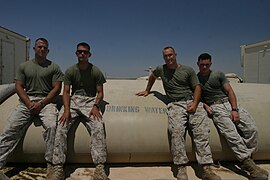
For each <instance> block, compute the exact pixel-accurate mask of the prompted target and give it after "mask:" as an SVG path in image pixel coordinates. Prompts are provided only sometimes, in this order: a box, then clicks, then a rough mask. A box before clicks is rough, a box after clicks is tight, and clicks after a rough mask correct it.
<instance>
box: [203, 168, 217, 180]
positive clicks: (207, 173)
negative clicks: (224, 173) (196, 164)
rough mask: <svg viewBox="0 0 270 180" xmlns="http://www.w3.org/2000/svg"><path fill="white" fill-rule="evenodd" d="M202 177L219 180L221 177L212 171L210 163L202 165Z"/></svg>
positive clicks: (204, 179) (205, 179)
mask: <svg viewBox="0 0 270 180" xmlns="http://www.w3.org/2000/svg"><path fill="white" fill-rule="evenodd" d="M202 179H203V180H221V178H220V177H219V176H218V175H216V174H215V173H214V172H213V170H212V169H211V166H210V165H202Z"/></svg>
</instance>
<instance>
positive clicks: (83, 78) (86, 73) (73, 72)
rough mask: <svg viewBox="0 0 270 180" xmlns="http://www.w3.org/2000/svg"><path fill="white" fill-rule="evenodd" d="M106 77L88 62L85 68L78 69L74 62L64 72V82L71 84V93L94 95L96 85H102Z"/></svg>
mask: <svg viewBox="0 0 270 180" xmlns="http://www.w3.org/2000/svg"><path fill="white" fill-rule="evenodd" d="M105 82H106V79H105V77H104V75H103V74H102V72H101V71H100V70H99V68H98V67H96V66H94V65H93V64H91V63H90V66H89V68H88V69H86V70H80V69H79V67H78V64H74V65H73V66H71V67H70V68H68V69H67V70H66V72H65V77H64V84H65V85H71V86H72V92H71V94H72V95H73V94H74V93H75V94H79V95H85V94H87V95H88V96H90V97H95V96H96V94H97V86H100V85H103V84H104V83H105Z"/></svg>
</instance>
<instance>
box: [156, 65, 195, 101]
mask: <svg viewBox="0 0 270 180" xmlns="http://www.w3.org/2000/svg"><path fill="white" fill-rule="evenodd" d="M153 74H154V75H155V76H156V77H161V79H162V83H163V87H164V89H165V92H166V95H167V96H168V97H169V98H170V99H174V100H178V99H182V98H184V97H187V96H193V91H194V88H195V86H196V85H197V84H199V81H198V78H197V76H196V73H195V71H194V70H193V69H192V68H191V67H188V66H183V65H181V66H180V67H178V68H176V69H174V70H172V69H168V68H167V66H166V64H164V65H159V66H158V67H157V68H156V69H155V70H154V71H153Z"/></svg>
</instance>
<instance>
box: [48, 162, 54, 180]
mask: <svg viewBox="0 0 270 180" xmlns="http://www.w3.org/2000/svg"><path fill="white" fill-rule="evenodd" d="M46 172H47V175H46V180H52V178H53V173H54V170H53V165H52V164H51V163H47V170H46Z"/></svg>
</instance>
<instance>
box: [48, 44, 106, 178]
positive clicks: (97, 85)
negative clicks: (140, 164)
mask: <svg viewBox="0 0 270 180" xmlns="http://www.w3.org/2000/svg"><path fill="white" fill-rule="evenodd" d="M76 55H77V58H78V63H77V64H75V65H73V66H71V67H70V68H68V69H67V70H66V72H65V76H64V91H63V103H64V106H63V107H62V108H61V110H60V115H59V117H60V118H59V122H58V127H57V131H56V138H55V150H54V156H53V164H54V167H55V168H54V169H55V172H54V178H55V179H63V178H64V171H63V165H64V163H65V160H66V152H67V133H68V130H69V129H70V127H71V126H72V124H73V123H74V122H75V121H76V120H78V117H81V120H82V122H83V124H84V126H85V127H86V128H87V130H88V132H89V134H90V136H91V142H90V147H91V155H92V159H93V162H94V164H95V165H96V169H95V172H94V177H93V178H94V180H99V179H100V180H101V179H102V180H106V179H109V178H108V177H107V175H106V173H105V170H104V163H105V162H106V159H107V147H106V141H105V129H104V122H103V121H102V114H101V112H100V109H99V104H100V102H101V101H102V99H103V94H104V92H103V84H104V83H105V82H106V80H105V78H104V75H103V74H102V72H101V71H100V70H99V68H98V67H96V66H95V65H93V64H91V63H90V62H89V61H88V58H89V57H90V56H91V53H90V46H89V45H88V44H87V43H84V42H82V43H79V44H78V45H77V50H76ZM71 88H72V92H71V97H70V89H71Z"/></svg>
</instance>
